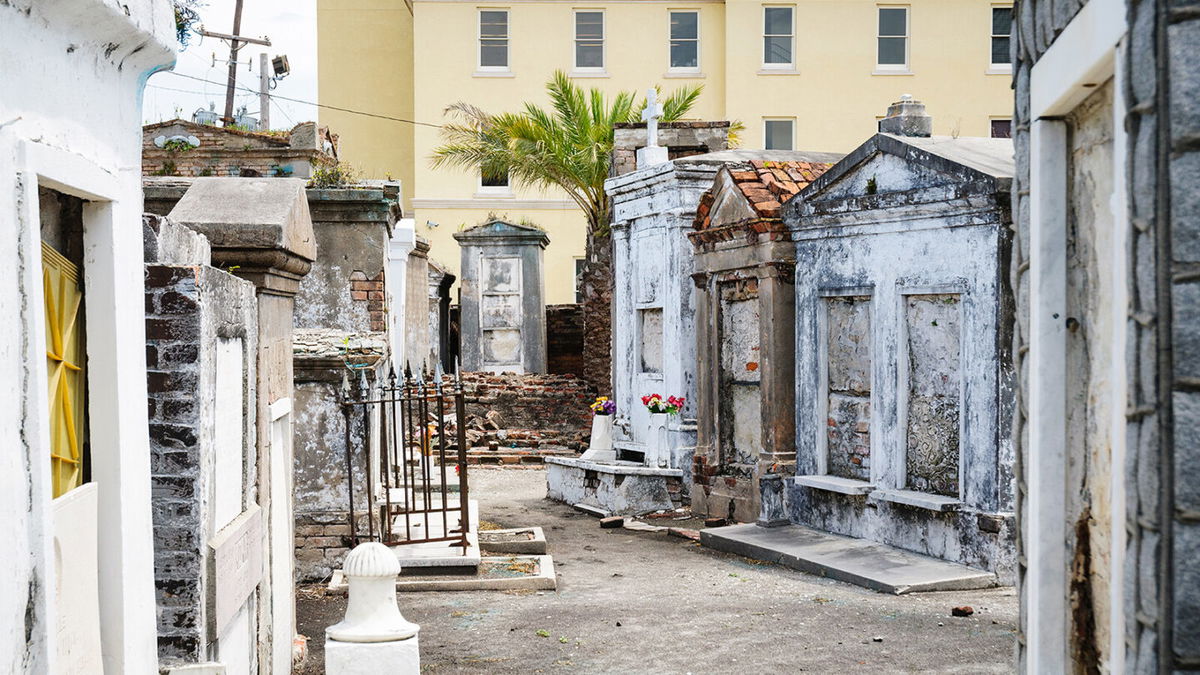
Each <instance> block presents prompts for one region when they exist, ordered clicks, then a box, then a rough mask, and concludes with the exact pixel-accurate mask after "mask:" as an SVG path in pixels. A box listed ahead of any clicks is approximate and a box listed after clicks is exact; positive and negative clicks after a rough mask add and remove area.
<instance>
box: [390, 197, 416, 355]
mask: <svg viewBox="0 0 1200 675" xmlns="http://www.w3.org/2000/svg"><path fill="white" fill-rule="evenodd" d="M416 245H417V233H416V230H415V224H414V221H413V219H412V218H402V219H400V221H399V222H398V223H396V228H395V229H394V230H392V238H391V240H390V241H389V242H388V263H387V274H386V275H385V276H384V280H385V284H386V287H387V313H388V343H389V345H390V346H391V350H390V352H391V356H392V362H393V363H394V364H396V365H397V366H398V367H400V368H403V367H404V359H406V358H407V354H406V352H405V344H404V342H405V341H404V335H405V330H406V329H407V322H406V321H405V313H404V312H405V308H406V307H407V304H408V303H407V298H408V296H407V288H408V256H409V254H410V253H412V250H413V249H414V248H415V247H416Z"/></svg>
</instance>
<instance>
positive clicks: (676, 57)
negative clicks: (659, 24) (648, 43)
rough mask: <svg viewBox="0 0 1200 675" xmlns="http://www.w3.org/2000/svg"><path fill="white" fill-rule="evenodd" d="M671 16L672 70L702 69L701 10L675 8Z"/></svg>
mask: <svg viewBox="0 0 1200 675" xmlns="http://www.w3.org/2000/svg"><path fill="white" fill-rule="evenodd" d="M670 17H671V28H670V29H671V61H670V64H671V70H675V71H681V70H683V71H696V70H700V12H698V11H696V10H694V9H673V10H671V11H670Z"/></svg>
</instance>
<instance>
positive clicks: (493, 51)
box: [479, 40, 508, 68]
mask: <svg viewBox="0 0 1200 675" xmlns="http://www.w3.org/2000/svg"><path fill="white" fill-rule="evenodd" d="M479 65H481V66H484V67H486V68H504V67H506V66H507V65H508V40H480V43H479Z"/></svg>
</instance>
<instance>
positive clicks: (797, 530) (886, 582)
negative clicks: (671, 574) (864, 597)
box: [700, 523, 999, 595]
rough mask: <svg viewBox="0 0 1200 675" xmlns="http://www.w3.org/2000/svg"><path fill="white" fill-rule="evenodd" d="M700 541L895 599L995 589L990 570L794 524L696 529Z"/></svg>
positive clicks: (994, 580) (721, 549)
mask: <svg viewBox="0 0 1200 675" xmlns="http://www.w3.org/2000/svg"><path fill="white" fill-rule="evenodd" d="M700 543H701V544H703V545H704V546H707V547H708V548H711V549H715V550H718V551H725V552H727V553H736V554H737V555H741V556H745V557H747V558H753V559H755V560H763V561H766V562H773V563H778V564H780V565H783V566H784V567H790V568H792V569H794V570H799V571H801V572H807V573H809V574H816V575H818V576H823V577H829V578H830V579H837V580H839V581H845V582H848V583H852V584H857V585H859V586H865V587H866V588H870V589H872V590H876V591H880V592H882V593H893V594H896V595H900V594H903V593H915V592H920V591H961V590H970V589H976V588H990V587H992V586H997V585H999V584H998V582H997V580H996V575H994V574H992V573H991V572H987V571H984V570H977V569H974V568H971V567H967V566H965V565H959V564H957V563H952V562H947V561H945V560H938V559H937V558H931V557H929V556H925V555H920V554H918V553H912V552H910V551H904V550H901V549H898V548H895V547H892V546H887V545H884V544H880V543H876V542H873V541H867V540H865V539H854V538H852V537H841V536H838V535H835V534H829V533H828V532H821V531H819V530H814V529H812V528H809V527H803V526H800V525H788V526H784V527H759V526H758V525H755V524H753V523H750V524H743V525H730V526H727V527H714V528H708V529H705V530H701V531H700Z"/></svg>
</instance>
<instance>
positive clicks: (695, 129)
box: [610, 121, 729, 176]
mask: <svg viewBox="0 0 1200 675" xmlns="http://www.w3.org/2000/svg"><path fill="white" fill-rule="evenodd" d="M613 129H614V133H613V158H612V164H613V168H612V171H611V172H610V174H611V175H613V176H620V175H622V174H626V173H629V172H630V171H633V170H635V169H636V168H637V150H638V148H642V147H645V145H646V123H645V122H638V123H625V124H616V125H613ZM658 144H659V145H661V146H663V147H664V148H666V149H667V156H668V157H669V158H671V159H679V158H680V157H690V156H692V155H702V154H705V153H709V152H717V151H719V150H726V149H728V148H729V122H725V121H718V122H700V121H692V122H660V123H659V125H658Z"/></svg>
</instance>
